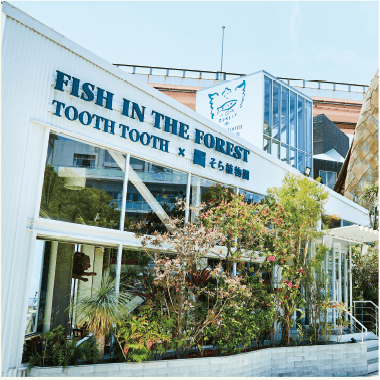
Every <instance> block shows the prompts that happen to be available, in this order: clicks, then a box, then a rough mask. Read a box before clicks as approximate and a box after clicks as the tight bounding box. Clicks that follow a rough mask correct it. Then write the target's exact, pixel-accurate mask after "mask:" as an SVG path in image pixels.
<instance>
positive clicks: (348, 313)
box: [344, 310, 368, 342]
mask: <svg viewBox="0 0 380 380" xmlns="http://www.w3.org/2000/svg"><path fill="white" fill-rule="evenodd" d="M344 312H345V313H346V315H348V316H349V317H350V318H351V319H353V320H354V321H355V322H356V323H357V324H358V325H359V326H360V327H361V328H362V342H363V341H364V335H363V334H364V332H363V330H365V335H367V334H368V329H367V327H365V326H364V325H363V324H361V323H360V322H359V321H358V320H357V319H356V318H355V317H354V316H353V315H352V314H351V313H350V312H348V311H346V310H345V311H344ZM351 325H352V322H351Z"/></svg>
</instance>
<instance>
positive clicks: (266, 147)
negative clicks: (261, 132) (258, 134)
mask: <svg viewBox="0 0 380 380" xmlns="http://www.w3.org/2000/svg"><path fill="white" fill-rule="evenodd" d="M263 148H264V152H267V153H270V139H267V138H266V137H264V147H263Z"/></svg>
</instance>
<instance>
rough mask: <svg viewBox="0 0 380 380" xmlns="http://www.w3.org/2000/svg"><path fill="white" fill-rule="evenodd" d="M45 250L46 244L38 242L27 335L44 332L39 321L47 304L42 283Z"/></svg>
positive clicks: (31, 286)
mask: <svg viewBox="0 0 380 380" xmlns="http://www.w3.org/2000/svg"><path fill="white" fill-rule="evenodd" d="M44 250H45V242H44V241H41V240H37V241H36V248H35V253H34V260H33V272H32V282H31V284H30V287H29V298H28V314H27V317H26V330H25V335H28V334H33V333H35V332H42V328H41V327H42V326H41V325H40V324H39V320H40V319H41V316H42V317H43V312H42V311H43V310H44V303H45V297H44V296H41V282H45V281H41V276H42V271H43V258H44ZM45 272H46V271H45ZM44 275H45V276H46V273H44ZM42 319H43V318H42Z"/></svg>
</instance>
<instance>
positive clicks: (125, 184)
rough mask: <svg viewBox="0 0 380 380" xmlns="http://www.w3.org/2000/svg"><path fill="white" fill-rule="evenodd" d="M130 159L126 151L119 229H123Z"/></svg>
mask: <svg viewBox="0 0 380 380" xmlns="http://www.w3.org/2000/svg"><path fill="white" fill-rule="evenodd" d="M130 159H131V154H130V153H127V158H126V160H125V167H124V183H123V197H122V199H121V210H120V227H119V229H120V231H124V222H125V205H126V203H127V190H128V175H129V161H130Z"/></svg>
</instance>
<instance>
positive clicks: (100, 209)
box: [40, 133, 125, 229]
mask: <svg viewBox="0 0 380 380" xmlns="http://www.w3.org/2000/svg"><path fill="white" fill-rule="evenodd" d="M106 152H107V153H109V154H108V156H107V160H108V161H107V162H108V164H109V163H110V162H111V161H112V164H113V167H109V165H108V164H107V165H106V161H105V159H106V154H105V153H106ZM113 156H114V157H119V158H121V160H124V162H125V158H124V157H123V155H121V154H120V153H116V152H113V151H111V150H109V151H106V150H104V149H101V148H98V147H95V146H92V145H89V144H86V143H83V142H79V141H76V140H71V139H68V138H66V137H63V136H60V135H58V134H55V133H50V137H49V144H48V153H47V160H46V167H45V175H44V182H43V189H42V197H41V205H40V216H41V217H42V218H47V219H57V220H62V221H66V222H71V223H78V224H87V225H92V226H99V227H106V228H115V229H117V228H119V224H120V206H121V199H122V190H123V182H124V171H123V170H122V168H121V167H120V166H119V165H118V164H117V163H116V161H115V160H114V158H113ZM123 169H124V168H123Z"/></svg>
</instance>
